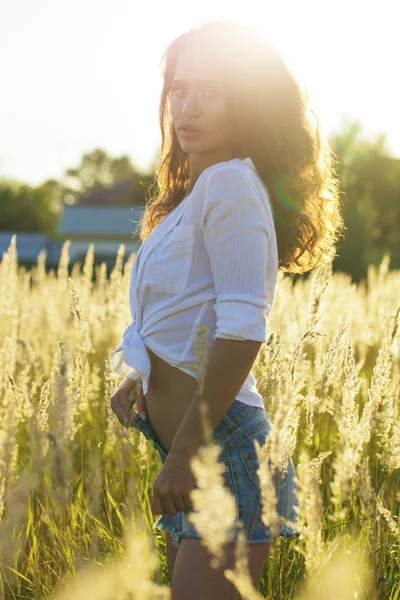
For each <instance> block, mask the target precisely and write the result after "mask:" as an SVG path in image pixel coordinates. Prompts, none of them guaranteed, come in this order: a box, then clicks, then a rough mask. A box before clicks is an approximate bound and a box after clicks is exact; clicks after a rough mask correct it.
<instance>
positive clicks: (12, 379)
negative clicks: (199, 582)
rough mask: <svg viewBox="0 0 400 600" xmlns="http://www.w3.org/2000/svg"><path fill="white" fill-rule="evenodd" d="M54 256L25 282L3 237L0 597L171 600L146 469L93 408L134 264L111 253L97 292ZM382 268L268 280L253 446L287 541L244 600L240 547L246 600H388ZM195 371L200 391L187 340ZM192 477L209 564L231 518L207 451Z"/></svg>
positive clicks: (390, 325) (391, 413) (392, 548)
mask: <svg viewBox="0 0 400 600" xmlns="http://www.w3.org/2000/svg"><path fill="white" fill-rule="evenodd" d="M68 249H69V241H68V242H66V243H65V244H64V247H63V251H62V256H61V259H60V263H59V265H58V269H57V271H56V272H55V271H54V270H52V271H50V272H49V273H46V270H45V255H44V254H43V255H41V256H40V258H39V260H38V264H37V267H36V268H34V269H32V271H30V272H28V271H26V269H25V268H23V267H22V266H19V265H18V257H17V255H16V250H15V236H14V237H13V239H12V241H11V244H10V247H9V249H8V252H7V253H5V254H4V255H3V258H2V260H1V263H0V340H1V345H0V596H1V598H4V599H7V600H8V599H11V598H35V599H38V598H39V599H42V598H57V599H58V598H68V599H69V598H74V600H75V599H79V598H85V599H86V598H87V597H91V598H96V600H101V599H104V600H109V599H114V598H116V599H125V598H135V599H136V598H138V599H139V598H140V599H146V598H149V599H150V598H152V599H153V598H169V597H170V588H169V580H168V575H167V567H166V553H165V538H164V537H163V534H157V535H156V536H154V535H153V534H152V532H151V528H152V525H153V522H154V520H155V518H156V517H154V516H153V515H152V513H151V509H150V502H151V486H152V482H153V480H154V478H155V476H156V473H157V472H158V470H159V468H160V466H161V463H160V460H159V457H158V454H157V453H156V451H155V450H154V448H153V447H152V445H151V443H148V442H147V440H145V439H144V438H143V436H141V434H140V433H139V432H138V431H137V430H135V429H133V430H129V429H124V428H123V427H121V426H120V424H119V422H118V420H117V419H116V417H115V415H114V414H113V412H112V411H111V408H110V404H109V399H110V396H111V395H112V394H113V392H114V391H115V388H116V387H117V386H118V385H119V384H120V383H121V380H120V379H119V378H116V377H115V375H114V374H113V373H112V372H111V371H110V367H109V363H108V355H109V353H110V352H111V350H112V349H113V348H114V347H115V346H116V345H117V344H118V343H119V341H120V336H121V332H122V331H123V329H124V328H125V327H126V326H127V325H128V324H129V322H130V313H129V305H128V300H129V295H128V289H129V277H130V271H131V267H132V264H133V260H134V255H132V256H131V257H130V258H129V260H128V262H127V263H126V265H125V268H124V269H123V268H122V263H123V255H124V246H123V245H121V247H120V251H119V253H118V257H117V260H116V264H115V268H114V269H113V271H112V273H111V276H110V278H109V279H108V278H107V277H106V267H105V264H102V265H101V266H100V267H96V269H95V280H94V281H93V278H92V274H93V258H94V257H93V247H92V246H91V247H90V249H89V251H88V253H87V256H86V260H85V264H84V265H83V268H81V266H80V265H79V264H75V265H73V268H72V272H71V275H70V276H68V265H69V255H68ZM388 265H389V257H388V256H385V257H384V259H383V260H382V263H381V265H380V266H379V268H375V267H373V266H371V267H370V268H369V270H368V277H367V280H366V281H363V282H362V283H361V284H359V285H355V284H352V283H351V279H350V277H349V276H347V275H345V274H343V273H335V274H334V275H332V269H331V267H325V268H317V269H315V270H314V271H313V272H312V273H311V274H310V277H308V278H304V279H302V280H299V281H297V282H296V284H295V285H293V282H292V281H291V279H290V278H288V277H284V276H283V275H282V274H281V273H280V274H279V277H278V284H277V292H276V299H275V304H274V308H273V311H272V313H271V315H270V319H269V332H270V336H269V339H268V341H267V343H266V344H264V345H263V346H262V348H261V350H260V353H259V355H258V357H257V360H256V362H255V364H254V366H253V373H254V375H255V377H256V379H257V381H258V389H259V391H260V392H261V394H262V395H263V398H264V403H265V408H266V410H267V412H268V413H269V414H270V416H271V419H272V422H273V427H272V430H271V434H270V436H269V437H268V438H267V443H266V444H265V446H264V447H260V446H259V445H258V444H256V445H255V447H256V449H257V452H258V454H259V457H260V469H259V472H258V475H259V479H260V484H261V492H262V499H263V519H264V522H265V523H266V524H268V525H269V526H270V527H271V530H272V531H274V532H276V531H277V529H278V527H279V524H280V523H282V522H283V520H282V519H281V518H280V517H279V515H277V513H276V509H275V504H276V495H275V488H274V485H273V482H274V478H275V476H276V473H278V474H279V473H282V472H283V471H284V470H285V468H286V466H287V463H288V459H289V457H292V460H293V462H294V465H295V468H296V471H297V478H298V500H299V510H298V517H299V524H300V528H301V536H300V538H299V539H298V540H290V541H288V542H285V541H284V540H283V539H281V538H279V539H277V540H276V541H275V542H274V545H273V549H272V553H271V555H270V557H269V558H268V561H267V563H266V565H265V567H264V572H263V576H262V580H261V582H260V585H259V588H258V590H255V589H254V588H253V586H252V584H251V579H250V577H249V570H248V563H247V552H246V544H245V539H244V537H243V535H242V534H241V535H240V536H239V540H240V543H239V544H238V548H237V557H236V558H237V560H236V564H235V568H234V569H226V570H225V575H226V577H227V579H229V580H231V581H232V582H233V583H234V584H235V586H236V587H237V588H238V589H239V590H240V592H241V594H242V595H243V597H245V598H249V599H252V598H268V599H271V600H272V599H278V598H279V599H286V598H295V599H296V600H310V599H314V598H340V599H347V598H349V599H350V598H351V599H355V598H356V599H358V600H360V599H363V600H364V599H365V600H374V599H377V598H379V599H381V598H382V599H393V600H394V599H396V598H400V527H399V523H398V517H399V506H400V491H399V479H400V478H399V470H400V425H399V423H400V419H399V407H400V370H399V366H400V360H399V355H400V352H399V345H400V334H399V327H398V325H399V312H400V274H399V272H398V271H389V269H388ZM200 334H201V331H200ZM198 356H199V363H198V365H197V366H198V379H199V382H200V383H201V381H202V377H203V375H204V358H205V357H204V355H202V344H201V335H200V341H199V348H198ZM204 416H205V422H207V419H206V415H204ZM192 469H193V472H194V473H195V475H196V479H197V484H198V487H197V489H196V490H194V491H193V502H194V506H195V508H197V509H198V510H199V513H198V514H197V515H196V516H195V518H196V519H197V522H196V525H197V526H198V528H199V530H201V532H202V534H203V538H204V543H205V544H206V545H207V547H208V549H209V551H210V552H211V554H212V556H213V557H214V561H215V564H216V565H217V564H224V563H223V561H224V557H223V555H222V552H221V549H222V547H223V543H224V540H225V536H226V535H227V534H228V532H229V527H230V525H231V523H232V520H233V516H234V504H233V499H232V498H231V496H230V494H229V493H228V491H227V490H226V489H225V488H224V487H223V485H222V478H221V473H220V467H219V463H218V450H217V448H216V447H215V446H213V445H212V444H210V445H208V446H206V447H204V448H202V449H201V451H200V452H199V454H198V456H197V457H195V458H194V460H193V462H192ZM212 523H218V525H219V526H218V528H212V527H211V524H212Z"/></svg>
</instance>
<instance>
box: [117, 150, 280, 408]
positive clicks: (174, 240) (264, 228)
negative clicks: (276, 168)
mask: <svg viewBox="0 0 400 600" xmlns="http://www.w3.org/2000/svg"><path fill="white" fill-rule="evenodd" d="M277 273H278V249H277V242H276V234H275V227H274V222H273V217H272V210H271V205H270V202H269V198H268V192H267V189H266V188H265V186H264V185H263V182H262V180H261V179H260V177H259V175H258V173H257V171H256V169H255V167H254V164H253V162H252V161H251V159H250V158H246V159H245V160H242V159H238V158H235V159H232V160H230V161H225V162H221V163H217V164H215V165H212V166H211V167H208V168H207V169H205V170H204V171H203V172H202V173H201V175H200V177H199V178H198V179H197V181H196V184H195V186H194V188H193V190H192V192H191V193H190V194H189V195H188V196H187V198H185V200H184V201H183V202H181V204H180V205H179V206H178V207H177V208H175V209H174V210H173V211H172V212H171V213H169V214H168V215H167V216H166V217H165V218H164V219H163V220H162V221H161V222H160V223H159V225H158V226H157V227H156V228H155V229H154V230H153V231H152V233H151V234H150V235H149V236H148V238H147V239H146V240H145V242H144V243H143V244H142V246H141V248H140V250H139V252H138V253H137V256H136V259H135V262H134V265H133V268H132V273H131V285H130V304H131V315H132V322H131V324H130V325H129V326H128V327H127V328H126V329H125V331H124V333H123V337H122V341H121V343H120V344H119V346H118V347H117V348H116V349H115V350H114V351H113V352H112V353H111V354H110V363H111V366H112V368H113V370H114V371H115V372H116V373H118V374H121V375H125V376H126V377H134V378H136V377H141V378H142V380H143V392H144V394H146V393H147V389H148V381H149V377H150V368H151V364H150V360H149V357H148V354H147V351H146V347H148V348H149V349H150V350H152V351H153V352H154V353H155V354H157V355H158V356H159V357H160V358H162V359H163V360H164V361H166V362H167V363H168V364H170V365H172V366H175V367H177V368H179V369H181V370H182V371H184V372H185V373H188V374H189V375H191V376H192V377H196V373H195V370H194V361H195V360H196V356H195V354H194V349H195V348H194V342H195V341H196V334H197V333H198V326H199V324H200V323H203V324H204V325H205V326H206V352H207V355H208V354H209V352H210V350H211V347H212V344H213V341H214V340H215V339H216V338H224V339H234V340H256V341H260V342H265V341H266V340H267V318H268V315H269V313H270V311H271V308H272V305H273V301H274V296H275V286H276V278H277ZM236 399H237V400H239V401H241V402H244V403H245V404H248V405H251V406H263V402H262V397H261V396H260V394H259V393H258V391H257V388H256V385H255V380H254V377H253V375H252V373H251V372H250V373H249V376H248V377H247V379H246V381H245V382H244V384H243V386H242V388H241V390H240V392H239V394H238V395H237V397H236Z"/></svg>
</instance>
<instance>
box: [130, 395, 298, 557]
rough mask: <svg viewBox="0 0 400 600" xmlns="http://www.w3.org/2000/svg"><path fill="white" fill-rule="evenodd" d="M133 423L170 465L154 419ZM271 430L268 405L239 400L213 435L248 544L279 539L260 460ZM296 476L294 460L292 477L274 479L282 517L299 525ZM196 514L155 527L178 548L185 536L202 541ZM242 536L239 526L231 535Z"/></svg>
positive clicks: (285, 531)
mask: <svg viewBox="0 0 400 600" xmlns="http://www.w3.org/2000/svg"><path fill="white" fill-rule="evenodd" d="M131 425H132V426H133V427H136V428H137V429H139V431H141V432H142V434H143V435H144V436H145V438H146V439H148V440H151V441H152V443H153V446H154V447H155V448H156V449H157V451H158V453H159V455H160V458H161V461H162V463H163V464H164V462H165V459H166V457H167V452H166V451H165V448H163V446H162V445H161V443H160V440H159V439H158V437H157V435H156V433H155V431H154V429H153V427H152V425H151V423H150V421H149V418H148V417H147V420H146V421H143V420H142V419H141V418H140V417H139V415H135V417H134V419H133V421H132V423H131ZM270 430H271V421H270V418H269V416H268V414H267V413H266V412H265V410H264V409H263V408H262V407H258V406H249V405H247V404H244V403H243V402H240V401H239V400H234V401H233V403H232V404H231V406H230V407H229V408H228V410H227V412H226V413H225V415H224V416H223V417H222V419H221V421H220V422H219V424H218V425H217V427H216V429H215V430H214V432H213V434H212V438H213V441H215V442H217V443H218V444H219V445H220V446H221V449H222V452H221V455H220V457H219V462H222V463H223V464H224V466H225V469H224V485H226V486H227V487H228V489H229V490H230V492H231V494H232V495H233V496H234V498H235V500H236V507H237V510H236V515H237V519H236V523H237V520H239V521H241V524H242V526H243V529H244V531H245V534H246V539H247V542H248V543H253V542H271V541H272V539H273V538H272V535H271V532H270V530H269V528H268V527H267V526H266V525H264V523H263V521H262V519H261V512H262V504H261V492H260V487H259V483H258V477H257V470H258V459H257V454H256V450H255V445H254V442H253V440H258V442H259V443H260V445H261V446H262V445H264V443H265V440H266V437H267V435H268V433H269V431H270ZM295 475H296V472H295V469H294V466H293V462H292V459H291V458H290V459H289V465H288V469H287V471H286V473H284V474H283V475H282V476H280V477H279V478H278V479H277V478H274V485H275V488H276V496H277V500H278V501H277V506H276V510H277V513H278V515H280V516H281V517H285V518H286V519H288V520H289V521H291V522H292V523H294V524H297V523H298V520H297V513H296V512H295V510H294V509H295V507H297V506H298V501H297V496H296V494H295V491H296V484H295V479H294V477H295ZM192 512H195V510H194V509H188V510H186V511H184V512H178V513H176V514H175V515H173V516H172V515H168V514H162V515H161V516H160V517H159V518H158V519H157V521H156V522H155V523H154V528H157V529H164V530H166V531H169V532H170V533H171V537H172V540H173V543H174V545H175V546H179V544H180V541H181V539H182V538H196V539H201V535H200V534H199V533H198V531H197V530H196V528H195V526H194V525H193V524H192V523H191V522H190V521H189V520H188V518H187V517H188V514H189V513H192ZM237 534H238V527H237V526H235V528H234V529H233V531H232V534H231V537H230V541H231V542H236V541H237ZM279 535H280V536H283V537H284V539H285V540H287V539H292V538H297V537H298V536H299V535H300V534H299V530H298V529H296V527H294V528H291V527H289V526H287V525H281V527H280V533H279Z"/></svg>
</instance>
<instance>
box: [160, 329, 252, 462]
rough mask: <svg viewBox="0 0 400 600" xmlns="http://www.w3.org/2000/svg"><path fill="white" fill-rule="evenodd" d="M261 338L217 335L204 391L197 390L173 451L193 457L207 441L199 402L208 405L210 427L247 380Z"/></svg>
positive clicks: (205, 378) (177, 434) (222, 414)
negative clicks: (249, 338)
mask: <svg viewBox="0 0 400 600" xmlns="http://www.w3.org/2000/svg"><path fill="white" fill-rule="evenodd" d="M261 344H262V342H258V341H253V340H228V339H222V338H216V339H215V340H214V343H213V346H212V348H211V352H210V356H209V361H208V364H207V366H206V372H205V377H204V389H203V395H202V396H200V395H199V390H197V391H196V392H195V394H194V396H193V399H192V401H191V403H190V405H189V408H188V410H187V411H186V414H185V416H184V418H183V420H182V422H181V424H180V426H179V428H178V430H177V432H176V434H175V437H174V441H173V443H172V448H171V453H177V454H184V455H186V456H187V457H191V456H193V455H194V454H196V453H197V450H198V448H199V447H200V446H201V445H202V444H204V443H205V442H206V441H208V440H206V437H205V434H204V431H203V426H202V423H203V421H202V415H201V412H200V403H201V402H204V403H205V404H206V406H207V407H208V419H209V422H210V424H211V430H212V431H214V429H215V428H216V427H217V425H218V423H219V422H220V420H221V419H222V417H223V416H224V414H225V413H226V411H227V410H228V408H229V406H230V405H231V404H232V402H233V401H234V399H235V398H236V396H237V394H238V393H239V391H240V389H241V387H242V385H243V383H244V382H245V380H246V378H247V376H248V374H249V372H250V370H251V367H252V366H253V363H254V361H255V359H256V358H257V355H258V352H259V349H260V347H261Z"/></svg>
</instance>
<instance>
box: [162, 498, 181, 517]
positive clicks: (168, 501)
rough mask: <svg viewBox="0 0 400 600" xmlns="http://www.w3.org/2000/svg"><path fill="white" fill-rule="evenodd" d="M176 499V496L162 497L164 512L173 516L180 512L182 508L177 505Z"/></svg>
mask: <svg viewBox="0 0 400 600" xmlns="http://www.w3.org/2000/svg"><path fill="white" fill-rule="evenodd" d="M175 500H176V498H171V497H168V496H164V497H163V498H162V507H163V512H164V513H165V514H167V515H170V516H171V517H173V516H175V515H176V513H177V512H180V509H179V508H178V507H177V506H176V505H175Z"/></svg>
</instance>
